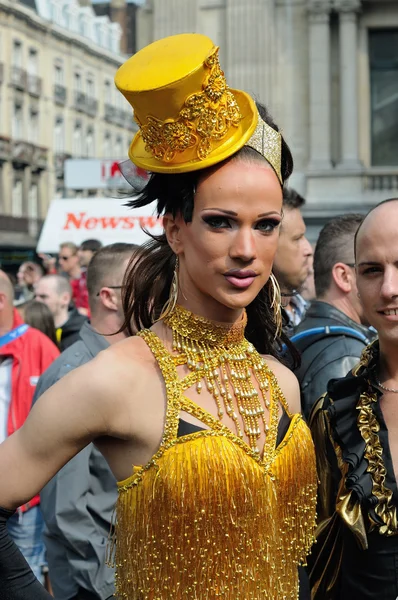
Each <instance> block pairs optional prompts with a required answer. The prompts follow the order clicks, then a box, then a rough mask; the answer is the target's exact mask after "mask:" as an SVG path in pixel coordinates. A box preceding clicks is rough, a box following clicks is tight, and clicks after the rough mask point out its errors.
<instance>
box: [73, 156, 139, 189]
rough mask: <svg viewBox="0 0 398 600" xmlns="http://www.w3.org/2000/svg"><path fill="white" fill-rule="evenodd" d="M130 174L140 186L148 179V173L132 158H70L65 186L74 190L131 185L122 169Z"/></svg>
mask: <svg viewBox="0 0 398 600" xmlns="http://www.w3.org/2000/svg"><path fill="white" fill-rule="evenodd" d="M120 165H121V167H122V169H123V172H124V173H125V174H126V175H128V180H129V181H133V182H135V183H136V185H137V186H138V187H139V188H140V187H142V186H143V185H144V184H145V182H146V181H147V180H148V173H147V171H144V170H143V169H140V168H139V167H136V166H135V165H134V164H133V163H132V162H131V161H130V160H111V159H102V158H68V159H67V160H66V161H65V175H64V181H65V187H66V188H67V189H72V190H103V189H115V188H116V189H118V188H127V189H129V188H130V186H129V184H128V183H127V181H126V179H125V178H124V177H123V175H122V173H121V171H120V168H121V167H120Z"/></svg>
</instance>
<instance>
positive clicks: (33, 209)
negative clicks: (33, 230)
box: [28, 183, 39, 219]
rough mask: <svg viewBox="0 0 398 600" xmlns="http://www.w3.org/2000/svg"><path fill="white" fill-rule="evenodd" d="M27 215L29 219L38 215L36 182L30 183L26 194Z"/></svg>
mask: <svg viewBox="0 0 398 600" xmlns="http://www.w3.org/2000/svg"><path fill="white" fill-rule="evenodd" d="M28 216H29V217H30V218H31V219H37V218H38V217H39V188H38V185H37V183H32V185H31V186H30V189H29V195H28Z"/></svg>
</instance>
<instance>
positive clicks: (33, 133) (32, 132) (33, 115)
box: [28, 109, 39, 144]
mask: <svg viewBox="0 0 398 600" xmlns="http://www.w3.org/2000/svg"><path fill="white" fill-rule="evenodd" d="M28 136H29V141H30V142H32V144H38V143H39V113H38V112H37V110H34V109H31V110H30V113H29V129H28Z"/></svg>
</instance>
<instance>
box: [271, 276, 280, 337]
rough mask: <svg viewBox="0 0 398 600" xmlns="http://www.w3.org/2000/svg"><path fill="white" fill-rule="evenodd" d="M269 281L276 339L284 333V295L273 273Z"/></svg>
mask: <svg viewBox="0 0 398 600" xmlns="http://www.w3.org/2000/svg"><path fill="white" fill-rule="evenodd" d="M269 281H270V289H269V290H268V293H269V298H270V302H271V308H272V310H273V312H274V323H275V325H276V331H275V338H274V339H276V338H277V337H279V336H280V335H281V333H282V325H283V323H282V308H281V307H282V296H281V288H280V286H279V283H278V280H277V278H276V277H275V275H274V274H273V273H271V275H270V276H269Z"/></svg>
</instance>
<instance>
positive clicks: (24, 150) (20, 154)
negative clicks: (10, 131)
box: [11, 140, 48, 170]
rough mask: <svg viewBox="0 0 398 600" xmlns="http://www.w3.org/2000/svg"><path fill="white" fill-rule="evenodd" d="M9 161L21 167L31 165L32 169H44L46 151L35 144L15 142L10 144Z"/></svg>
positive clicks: (46, 163) (46, 159) (46, 157)
mask: <svg viewBox="0 0 398 600" xmlns="http://www.w3.org/2000/svg"><path fill="white" fill-rule="evenodd" d="M11 159H12V160H13V162H15V163H18V164H22V165H31V166H32V168H33V169H40V170H42V169H46V168H47V165H48V150H47V148H43V147H41V146H36V145H35V144H30V143H29V142H25V141H22V140H17V141H15V142H13V144H12V150H11Z"/></svg>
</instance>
